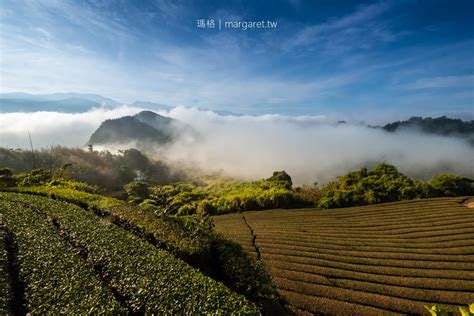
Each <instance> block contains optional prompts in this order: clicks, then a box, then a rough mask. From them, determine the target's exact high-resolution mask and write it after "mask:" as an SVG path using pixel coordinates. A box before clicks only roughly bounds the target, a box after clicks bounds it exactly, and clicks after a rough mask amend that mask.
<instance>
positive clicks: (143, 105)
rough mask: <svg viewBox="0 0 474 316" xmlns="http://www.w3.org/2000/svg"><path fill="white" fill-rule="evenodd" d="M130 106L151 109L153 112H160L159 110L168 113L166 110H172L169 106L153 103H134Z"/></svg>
mask: <svg viewBox="0 0 474 316" xmlns="http://www.w3.org/2000/svg"><path fill="white" fill-rule="evenodd" d="M131 105H132V106H136V107H141V108H148V109H152V110H155V111H160V110H164V111H168V110H171V109H172V108H173V107H172V106H170V105H165V104H160V103H154V102H148V101H135V102H133V103H132V104H131Z"/></svg>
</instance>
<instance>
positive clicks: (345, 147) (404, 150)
mask: <svg viewBox="0 0 474 316" xmlns="http://www.w3.org/2000/svg"><path fill="white" fill-rule="evenodd" d="M140 110H142V109H139V108H134V107H129V106H122V107H119V108H116V109H109V110H107V109H103V108H101V109H93V110H91V111H89V112H86V113H79V114H66V113H57V112H35V113H0V146H3V147H5V146H7V147H22V148H27V147H28V134H27V131H28V130H29V131H30V133H31V136H32V138H33V142H34V145H35V147H36V148H39V147H47V146H51V145H67V146H79V147H81V146H83V145H84V144H85V143H86V142H87V141H88V139H89V137H90V135H91V134H92V133H93V131H94V130H95V129H96V128H97V127H98V126H99V125H100V123H101V122H102V121H104V120H105V119H109V118H117V117H121V116H124V115H133V114H135V113H137V112H139V111H140ZM161 114H162V115H167V116H170V117H173V118H175V119H178V120H180V121H182V122H185V123H187V124H189V125H191V126H192V127H193V128H194V129H195V130H196V131H197V132H198V133H199V135H200V137H198V139H197V140H196V139H195V138H192V139H193V141H191V140H190V139H188V138H183V139H182V140H179V141H177V142H175V143H174V144H172V145H171V146H166V147H162V146H159V147H156V148H154V149H153V150H152V152H153V153H155V154H158V157H159V158H160V159H166V160H168V161H170V162H173V163H176V164H185V165H189V166H192V167H193V168H199V169H201V170H202V171H203V172H204V173H214V172H219V171H222V172H223V174H224V175H229V176H233V177H239V178H248V179H258V178H263V177H268V176H269V175H271V173H272V172H273V171H275V170H286V171H287V172H288V173H289V174H290V175H291V176H292V177H293V179H294V180H295V182H296V183H298V184H302V183H313V182H314V181H319V182H325V181H329V180H332V179H334V178H335V177H336V176H338V175H341V174H344V173H346V172H348V171H350V170H353V169H355V168H359V167H362V166H366V165H367V164H372V163H377V162H388V163H393V164H395V165H396V166H398V167H399V168H400V170H401V171H402V172H406V173H407V174H408V175H412V176H413V175H414V176H427V175H428V176H432V175H434V174H437V173H439V172H454V173H458V174H464V175H466V176H471V177H474V170H473V168H472V166H473V165H474V158H473V157H474V148H473V147H470V146H469V145H468V144H467V143H466V142H464V141H461V140H458V139H455V138H447V137H441V136H432V135H425V134H420V133H416V132H409V131H408V132H405V133H396V134H389V133H386V132H384V131H382V130H378V129H372V128H368V127H365V126H363V125H353V124H339V125H337V124H333V123H331V122H330V120H329V119H328V118H327V117H325V116H298V117H290V116H284V115H259V116H220V115H217V114H216V113H214V112H211V111H202V110H198V109H197V108H184V107H177V108H174V109H172V110H170V111H169V112H161ZM150 148H152V147H150ZM150 148H148V150H151V149H150ZM114 149H116V147H115V146H114Z"/></svg>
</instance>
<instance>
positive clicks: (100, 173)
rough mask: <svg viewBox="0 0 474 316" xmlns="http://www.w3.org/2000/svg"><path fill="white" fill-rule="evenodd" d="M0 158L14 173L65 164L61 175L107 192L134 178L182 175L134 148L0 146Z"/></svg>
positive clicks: (163, 180)
mask: <svg viewBox="0 0 474 316" xmlns="http://www.w3.org/2000/svg"><path fill="white" fill-rule="evenodd" d="M0 161H1V164H2V165H1V166H0V167H8V168H11V169H12V171H13V172H14V173H16V174H19V173H29V172H31V171H32V170H35V169H43V170H57V169H58V168H60V167H62V166H64V165H66V164H69V167H68V168H67V169H66V170H65V171H64V174H63V176H66V177H69V178H71V179H74V180H77V181H81V182H87V183H88V184H91V185H95V186H98V187H100V188H101V190H102V191H104V192H107V193H113V192H118V191H122V189H123V187H124V185H126V184H128V183H130V182H131V181H134V180H137V179H138V180H147V181H148V182H150V183H158V184H167V183H173V182H176V181H180V180H181V181H182V180H185V179H186V177H185V175H184V174H183V173H179V172H178V171H176V172H175V171H172V170H171V168H170V167H169V166H168V165H167V164H165V163H164V162H163V161H159V160H151V159H149V158H148V157H147V156H145V155H144V154H142V153H141V152H140V151H138V150H136V149H128V150H124V151H121V152H119V153H117V154H112V153H110V152H108V151H100V152H99V151H94V150H89V151H84V150H82V149H78V148H66V147H60V146H58V147H52V148H50V149H41V150H35V151H34V152H31V151H26V150H21V149H17V150H12V149H5V148H0ZM1 177H2V174H1V172H0V179H1Z"/></svg>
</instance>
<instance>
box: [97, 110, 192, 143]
mask: <svg viewBox="0 0 474 316" xmlns="http://www.w3.org/2000/svg"><path fill="white" fill-rule="evenodd" d="M190 130H191V128H190V127H189V126H188V125H186V124H184V123H182V122H179V121H177V120H175V119H172V118H169V117H164V116H161V115H159V114H156V113H154V112H152V111H142V112H140V113H138V114H136V115H134V116H124V117H121V118H118V119H113V120H106V121H104V122H103V123H102V124H101V125H100V126H99V128H98V129H97V130H96V131H95V132H94V133H93V134H92V135H91V137H90V139H89V142H88V144H92V145H96V144H101V145H103V144H127V143H134V144H138V147H141V146H147V145H150V144H152V145H163V144H166V143H168V142H170V141H172V140H174V139H175V138H176V137H178V136H179V135H180V134H181V133H184V132H189V131H190Z"/></svg>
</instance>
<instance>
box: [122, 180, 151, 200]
mask: <svg viewBox="0 0 474 316" xmlns="http://www.w3.org/2000/svg"><path fill="white" fill-rule="evenodd" d="M124 189H125V192H127V195H128V200H129V201H130V202H133V203H140V202H142V201H143V200H145V199H147V198H148V197H149V196H150V191H149V189H148V183H146V182H145V181H133V182H130V183H129V184H127V185H126V186H125V187H124Z"/></svg>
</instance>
